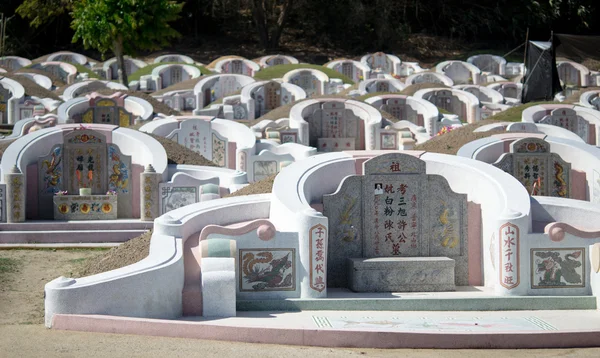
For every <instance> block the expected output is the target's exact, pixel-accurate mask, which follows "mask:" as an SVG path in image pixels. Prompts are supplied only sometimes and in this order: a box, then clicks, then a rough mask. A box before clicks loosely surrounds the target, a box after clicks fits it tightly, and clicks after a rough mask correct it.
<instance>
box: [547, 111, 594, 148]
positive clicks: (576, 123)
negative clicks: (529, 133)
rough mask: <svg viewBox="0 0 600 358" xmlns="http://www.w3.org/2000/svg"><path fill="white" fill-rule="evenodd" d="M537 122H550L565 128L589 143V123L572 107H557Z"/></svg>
mask: <svg viewBox="0 0 600 358" xmlns="http://www.w3.org/2000/svg"><path fill="white" fill-rule="evenodd" d="M539 123H542V124H551V125H554V126H559V127H561V128H564V129H567V130H569V131H571V132H573V133H575V134H577V135H578V136H579V137H581V138H582V139H583V140H584V141H585V142H586V143H589V136H590V123H589V122H588V121H587V120H585V119H584V118H583V117H580V116H578V115H577V112H576V111H575V110H574V109H571V108H557V109H555V110H553V111H552V112H550V115H548V116H545V117H544V118H542V119H541V120H540V121H539Z"/></svg>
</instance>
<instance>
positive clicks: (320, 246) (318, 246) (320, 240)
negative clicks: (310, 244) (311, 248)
mask: <svg viewBox="0 0 600 358" xmlns="http://www.w3.org/2000/svg"><path fill="white" fill-rule="evenodd" d="M316 241H317V244H316V246H317V249H321V250H322V249H323V239H317V240H316Z"/></svg>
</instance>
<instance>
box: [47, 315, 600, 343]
mask: <svg viewBox="0 0 600 358" xmlns="http://www.w3.org/2000/svg"><path fill="white" fill-rule="evenodd" d="M252 321H253V319H252V318H250V319H247V320H246V323H244V324H240V323H237V324H231V323H229V324H227V323H221V322H220V320H216V321H210V322H206V321H205V322H194V321H181V320H160V319H142V318H128V317H115V316H97V315H64V314H57V315H55V316H54V318H53V323H52V324H53V329H58V330H72V331H85V332H103V333H117V334H138V335H147V336H163V337H181V338H196V339H210V340H221V341H237V342H247V343H267V344H286V345H300V346H319V347H361V348H440V349H458V348H462V349H467V348H497V349H519V348H564V347H595V346H597V345H598V342H600V330H598V329H596V330H558V331H539V332H538V331H536V332H531V331H524V332H514V331H513V332H503V331H490V332H484V333H480V332H477V333H474V332H458V333H457V332H437V331H435V330H432V331H427V332H403V331H400V332H398V331H386V330H361V329H352V330H340V329H333V328H314V326H313V327H311V326H309V325H302V324H300V325H299V324H297V323H295V322H293V321H290V322H288V323H287V327H277V326H273V325H270V326H269V325H268V324H263V325H258V322H255V323H254V324H255V325H252Z"/></svg>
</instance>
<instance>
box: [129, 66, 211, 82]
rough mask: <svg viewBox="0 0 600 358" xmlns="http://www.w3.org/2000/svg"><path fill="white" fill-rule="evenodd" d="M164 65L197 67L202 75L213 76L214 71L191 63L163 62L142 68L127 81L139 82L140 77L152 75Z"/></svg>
mask: <svg viewBox="0 0 600 358" xmlns="http://www.w3.org/2000/svg"><path fill="white" fill-rule="evenodd" d="M164 65H185V66H192V67H196V68H197V69H199V70H200V73H201V74H202V75H208V74H212V71H210V70H209V69H207V68H206V67H204V66H196V65H194V64H191V63H179V62H161V63H153V64H151V65H148V66H146V67H142V68H140V69H139V70H137V71H135V72H134V73H132V74H131V75H130V76H129V77H127V80H128V81H129V82H131V81H139V80H140V77H142V76H146V75H151V74H152V70H153V69H155V68H156V67H158V66H164Z"/></svg>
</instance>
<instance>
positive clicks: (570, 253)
mask: <svg viewBox="0 0 600 358" xmlns="http://www.w3.org/2000/svg"><path fill="white" fill-rule="evenodd" d="M53 56H54V55H51V56H49V57H48V61H47V62H44V63H41V64H40V66H41V67H38V69H41V68H43V67H44V66H45V65H44V64H49V66H50V67H48V68H53V69H54V70H49V71H50V72H49V73H48V74H49V76H46V75H43V74H41V73H40V72H39V71H38V72H24V73H26V74H27V73H28V74H27V75H17V74H15V73H16V72H12V71H11V72H9V73H8V74H7V75H6V76H5V77H0V85H1V86H2V88H0V105H2V104H4V106H3V107H0V109H2V110H3V111H0V113H2V114H1V115H2V116H3V117H2V119H3V122H5V123H11V124H13V125H14V128H13V133H12V134H11V135H9V136H7V137H5V138H3V139H0V144H4V145H6V150H5V151H4V154H3V155H2V160H1V162H0V177H1V178H2V179H1V182H0V205H1V206H0V208H1V210H2V212H1V214H0V221H2V223H0V242H33V241H36V242H66V241H69V240H74V239H75V240H81V241H88V242H105V241H116V242H122V241H126V240H128V239H130V238H131V237H133V236H136V235H137V234H138V233H140V232H143V231H144V230H145V229H148V228H153V236H152V240H151V244H150V255H149V256H148V257H147V258H145V259H144V260H142V261H140V262H137V263H136V264H134V265H131V266H127V267H123V268H121V269H117V270H113V271H109V272H105V273H101V274H99V275H94V276H90V277H84V278H79V279H72V278H65V277H61V278H58V279H56V280H53V281H51V282H49V283H48V284H47V285H46V287H45V307H46V325H47V326H52V325H53V320H54V319H55V318H56V317H57V316H59V317H60V316H61V315H65V314H82V315H92V314H95V315H117V316H124V317H140V318H163V319H176V318H179V317H181V316H213V317H214V316H219V317H227V316H234V315H235V314H236V305H237V304H238V303H239V302H253V303H252V304H256V305H260V304H261V302H269V301H270V302H273V301H272V300H278V301H283V300H285V299H297V300H313V299H322V298H327V297H329V296H328V292H330V289H334V288H335V289H346V290H350V291H352V292H358V293H361V292H441V291H453V290H456V289H457V287H463V286H486V287H487V288H488V289H489V290H490V292H492V296H493V297H500V298H501V297H505V296H536V297H537V296H567V297H575V296H598V295H600V292H599V291H598V287H600V275H599V272H600V227H598V225H597V220H594V218H596V217H597V215H599V214H600V206H599V205H600V149H598V148H597V145H598V141H599V140H600V138H599V136H600V111H599V110H598V104H599V102H598V94H599V93H600V92H599V91H593V90H592V91H587V92H584V93H583V94H581V96H580V101H579V103H577V104H567V103H560V102H559V101H555V102H554V103H540V104H536V105H533V106H530V107H528V108H526V109H525V110H523V111H522V113H521V121H520V122H501V121H489V123H488V124H486V125H483V126H480V127H479V128H477V130H476V133H477V138H480V139H476V140H473V141H470V142H468V143H466V144H464V145H460V146H459V147H460V148H458V152H457V155H447V154H438V153H434V152H426V151H420V150H413V149H415V147H416V146H417V145H420V144H426V143H427V142H429V141H430V140H431V139H432V138H434V137H438V138H436V139H435V140H436V141H442V140H444V138H446V137H444V136H446V134H443V133H444V132H447V131H449V130H452V129H454V128H456V127H462V126H465V125H467V124H474V123H477V122H479V121H481V120H482V119H485V118H488V117H490V118H491V119H494V118H493V115H495V114H497V113H500V112H502V111H504V110H507V109H509V108H511V107H513V106H516V105H518V104H520V99H519V94H520V91H521V83H520V79H519V78H518V77H519V76H522V74H523V71H524V68H523V66H522V65H520V64H510V63H506V61H505V60H504V59H501V58H496V57H494V56H476V57H473V58H470V59H469V60H468V61H467V62H460V61H447V62H443V63H441V64H439V65H438V66H436V69H435V70H434V71H428V70H424V69H422V68H420V67H419V66H418V64H416V63H407V62H402V61H400V59H398V58H397V57H395V56H392V55H386V54H382V53H376V54H372V55H367V56H365V57H363V58H362V59H361V61H350V60H342V61H333V62H331V63H329V64H327V66H326V67H323V70H321V69H315V68H314V67H315V66H313V67H312V68H301V67H298V68H296V67H289V68H288V67H286V71H284V72H283V73H281V77H280V78H279V77H277V76H276V77H277V78H275V77H273V78H269V79H266V80H264V79H261V78H260V76H259V75H260V73H261V72H263V73H266V72H267V71H269V67H270V66H272V67H273V68H275V67H276V66H286V65H289V66H302V65H301V64H298V63H297V61H295V60H294V59H293V58H289V57H287V56H273V57H269V58H263V59H260V60H257V61H249V60H245V59H240V58H225V59H221V60H219V61H215V62H214V63H213V64H211V66H209V67H210V68H212V69H213V70H214V71H215V72H218V73H217V74H211V75H206V74H205V73H203V72H202V71H203V69H202V67H201V66H199V64H196V63H194V62H193V60H191V59H189V58H186V57H185V56H179V55H169V56H161V57H159V58H157V59H156V60H155V65H157V66H156V67H154V68H153V70H152V74H148V75H143V76H140V77H139V78H138V79H135V80H133V81H132V82H131V83H129V87H125V86H122V85H120V84H117V83H115V82H112V79H113V78H108V77H110V76H113V72H114V70H112V69H110V68H111V67H110V65H109V66H108V67H105V66H106V63H105V64H97V63H90V62H89V60H88V59H87V58H83V57H78V56H77V55H76V54H67V53H62V54H60V56H58V57H53ZM3 60H6V59H3ZM79 60H81V61H79ZM13 61H16V62H18V63H21V64H22V65H23V66H28V64H26V62H24V60H21V59H13ZM19 61H21V62H19ZM67 61H70V62H76V63H77V64H78V66H88V68H89V70H90V72H89V73H94V72H95V71H98V69H99V68H103V69H105V70H104V71H105V73H104V76H107V73H109V72H110V76H108V77H105V78H106V79H104V80H92V79H89V78H87V79H86V78H85V76H81V74H82V72H80V69H78V67H76V66H73V65H70V64H69V63H68V62H67ZM133 61H134V60H131V61H130V63H131V64H133V63H134V62H133ZM108 62H110V61H107V63H108ZM10 63H11V64H12V63H14V62H10ZM163 63H164V64H163ZM137 65H139V66H138V67H140V68H142V67H148V66H153V65H150V64H148V65H146V64H143V63H138V64H137ZM11 66H12V67H10V69H11V70H13V71H15V70H16V71H19V70H20V69H19V68H17V69H15V68H14V67H15V65H14V64H13V65H11ZM69 66H71V67H73V68H75V69H76V72H69V71H70V70H72V69H71V68H70V67H69ZM186 66H188V67H189V68H188V67H186ZM559 66H563V67H567V66H566V65H562V63H561V64H560V65H559ZM4 67H9V66H8V65H6V63H4ZM325 68H329V69H330V70H333V73H339V74H340V77H339V78H335V77H332V76H330V75H328V74H327V73H326V72H325V71H327V70H325ZM573 68H577V69H579V71H580V72H581V71H583V69H581V68H579V67H575V66H574V65H573ZM157 69H158V72H156V73H154V71H155V70H157ZM53 71H54V72H53ZM131 72H132V73H133V72H134V71H133V70H132V71H131ZM184 72H185V75H184ZM89 73H88V74H89ZM174 74H175V75H174ZM596 75H597V74H596ZM19 76H27V78H29V79H30V80H32V81H35V82H36V83H39V84H44V83H45V87H44V86H42V87H44V88H45V89H46V90H47V93H50V94H53V95H54V97H47V98H41V97H39V96H36V95H31V94H28V93H27V91H28V89H25V86H23V85H22V84H21V83H20V82H19V81H18V80H17V79H19ZM36 76H39V77H36ZM145 76H147V77H145ZM565 76H566V75H563V81H565V78H567V77H568V76H566V77H565ZM585 76H586V77H585V81H584V78H583V77H581V78H580V80H581V81H580V82H579V83H577V84H576V85H577V86H579V87H586V86H591V85H590V83H591V81H593V78H594V77H593V73H592V72H589V71H588V72H586V75H585ZM515 77H516V78H515ZM15 78H17V79H15ZM194 78H195V79H196V80H194V81H191V80H192V79H194ZM507 78H511V79H512V80H513V81H512V82H508V81H503V80H504V79H507ZM46 79H48V81H50V82H49V83H48V81H47V80H46ZM189 81H191V82H189ZM491 82H493V83H491ZM60 83H62V84H60ZM186 83H187V84H188V85H189V86H188V87H187V88H186V87H185V86H183V87H182V88H180V89H177V90H174V91H171V90H168V87H169V86H171V85H174V84H177V85H179V84H186ZM423 83H430V84H431V86H423V85H422V84H423ZM57 84H59V85H57ZM414 85H421V86H420V87H419V89H418V90H416V91H415V92H414V93H412V94H411V95H408V94H405V93H403V91H404V90H406V89H407V87H408V86H414ZM165 88H166V89H167V90H166V91H165V90H164V89H165ZM413 88H414V87H413ZM132 90H133V91H132ZM140 90H141V91H146V92H150V93H151V96H147V95H146V94H143V93H140V92H139V91H140ZM135 91H138V92H135ZM36 93H39V89H38V92H36ZM44 93H46V92H44ZM2 100H4V102H2ZM161 102H162V103H161ZM160 105H166V108H168V109H169V108H170V109H173V110H175V114H171V115H170V114H169V113H163V112H165V110H164V107H159V106H160ZM448 113H450V114H448ZM4 119H6V120H4ZM134 128H135V129H134ZM469 128H472V127H469ZM469 128H464V130H465V132H466V131H467V130H468V129H469ZM163 138H164V139H165V140H167V141H168V140H170V141H172V142H173V143H177V144H179V145H180V147H179V148H184V149H186V150H189V151H191V152H195V153H196V154H199V155H201V156H202V157H204V158H206V159H207V160H208V161H209V162H210V163H211V165H205V166H198V165H185V164H170V163H169V153H167V149H166V146H164V145H163V144H161V141H160V140H163ZM448 138H450V136H448ZM169 143H171V142H169ZM453 144H454V143H449V142H448V143H447V145H453ZM417 149H418V147H417ZM274 175H277V176H276V177H275V179H274V183H273V187H272V190H271V192H270V193H269V194H260V195H248V196H238V197H231V198H224V197H225V196H228V195H229V194H232V193H235V192H236V191H238V190H240V189H241V188H244V187H246V186H249V184H250V183H253V182H257V181H260V180H263V179H267V178H271V177H273V176H274ZM250 185H251V184H250ZM40 222H42V223H44V228H43V229H40V226H39V223H40ZM65 231H69V232H71V233H72V234H73V235H69V236H68V237H65V235H64V232H65ZM75 303H76V304H75ZM492 306H493V305H492ZM494 307H495V306H493V307H492V309H494Z"/></svg>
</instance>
